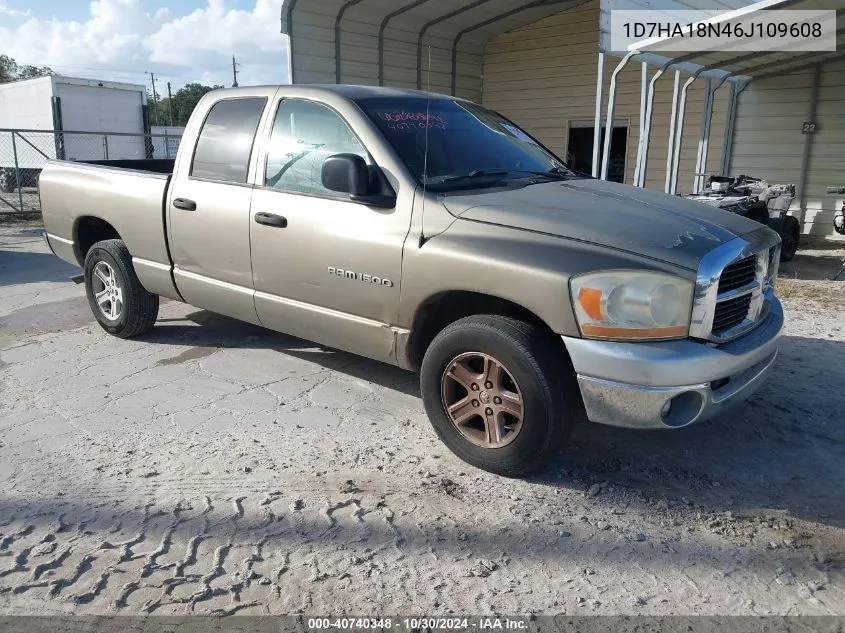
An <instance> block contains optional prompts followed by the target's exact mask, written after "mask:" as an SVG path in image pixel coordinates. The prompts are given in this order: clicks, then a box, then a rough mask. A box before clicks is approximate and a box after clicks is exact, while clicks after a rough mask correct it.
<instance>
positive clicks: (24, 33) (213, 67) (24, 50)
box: [0, 0, 287, 85]
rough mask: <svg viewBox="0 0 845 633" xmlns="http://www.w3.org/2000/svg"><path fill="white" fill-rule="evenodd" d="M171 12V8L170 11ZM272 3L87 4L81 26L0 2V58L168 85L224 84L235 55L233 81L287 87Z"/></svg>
mask: <svg viewBox="0 0 845 633" xmlns="http://www.w3.org/2000/svg"><path fill="white" fill-rule="evenodd" d="M176 6H178V4H177V5H176ZM279 7H280V2H279V1H278V0H255V6H254V7H253V8H252V10H248V11H245V10H236V9H233V8H230V6H229V5H228V3H227V1H226V0H208V4H207V5H206V6H205V7H203V8H201V9H196V10H194V11H192V12H190V13H188V14H186V15H174V11H178V9H159V10H158V11H156V12H155V13H154V14H152V13H150V12H148V11H146V10H145V8H144V0H92V2H91V3H90V6H89V15H88V17H87V19H86V20H84V21H60V20H55V19H39V18H36V17H34V16H33V15H32V14H31V12H29V11H26V12H22V11H17V10H15V9H12V8H11V6H10V5H9V3H8V0H0V42H3V51H2V52H3V53H5V54H8V55H10V56H12V57H14V58H15V59H16V60H17V61H18V63H20V64H33V65H36V66H50V67H52V68H54V69H55V70H56V71H57V72H59V73H62V74H69V75H77V76H94V77H97V78H102V79H112V80H117V81H132V82H135V83H142V82H143V81H144V74H143V73H144V72H145V71H153V72H156V73H157V74H158V75H159V76H160V77H161V79H162V80H164V81H166V80H168V79H172V80H173V82H174V83H175V84H177V85H178V84H182V83H186V82H187V81H192V80H193V81H202V82H203V83H219V84H224V85H228V84H230V83H231V76H232V73H231V57H232V55H233V54H234V55H236V56H237V59H238V63H239V64H241V67H240V69H239V71H240V75H239V81H240V83H241V84H242V85H248V84H254V83H282V82H285V81H287V46H286V43H285V38H284V36H282V35H281V33H280V32H279V15H278V13H279Z"/></svg>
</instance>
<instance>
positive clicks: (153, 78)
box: [149, 73, 158, 125]
mask: <svg viewBox="0 0 845 633" xmlns="http://www.w3.org/2000/svg"><path fill="white" fill-rule="evenodd" d="M149 75H150V83H151V84H152V86H153V105H154V106H155V108H154V109H153V117H154V118H155V124H156V125H158V94H156V76H155V73H149Z"/></svg>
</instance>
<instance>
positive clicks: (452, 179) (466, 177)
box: [428, 169, 510, 186]
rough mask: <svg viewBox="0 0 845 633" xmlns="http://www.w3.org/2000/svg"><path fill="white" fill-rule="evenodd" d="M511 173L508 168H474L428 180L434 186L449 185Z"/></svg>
mask: <svg viewBox="0 0 845 633" xmlns="http://www.w3.org/2000/svg"><path fill="white" fill-rule="evenodd" d="M508 173H510V172H509V171H508V170H506V169H474V170H473V171H471V172H469V173H468V174H460V175H458V176H443V177H438V179H437V180H434V181H432V180H431V179H429V180H428V184H429V185H432V186H440V185H449V184H454V183H458V182H461V181H472V180H476V179H479V178H485V177H502V176H507V175H508Z"/></svg>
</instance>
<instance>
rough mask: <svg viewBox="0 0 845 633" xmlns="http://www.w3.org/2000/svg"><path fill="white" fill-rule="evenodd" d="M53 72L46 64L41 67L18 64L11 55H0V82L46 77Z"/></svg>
mask: <svg viewBox="0 0 845 633" xmlns="http://www.w3.org/2000/svg"><path fill="white" fill-rule="evenodd" d="M54 74H55V73H54V72H53V71H52V70H50V69H49V68H47V67H46V66H42V67H41V68H38V67H37V66H29V65H23V66H19V65H18V63H17V62H16V61H15V60H14V59H13V58H12V57H9V56H8V55H0V84H6V83H9V82H12V81H20V80H22V79H34V78H35V77H47V76H49V75H54Z"/></svg>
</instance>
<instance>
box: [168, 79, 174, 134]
mask: <svg viewBox="0 0 845 633" xmlns="http://www.w3.org/2000/svg"><path fill="white" fill-rule="evenodd" d="M167 109H168V110H169V112H170V127H173V92H171V90H170V82H169V81H168V82H167Z"/></svg>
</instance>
